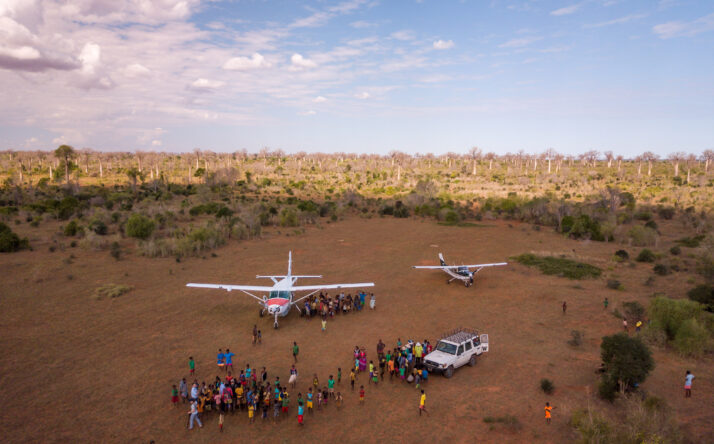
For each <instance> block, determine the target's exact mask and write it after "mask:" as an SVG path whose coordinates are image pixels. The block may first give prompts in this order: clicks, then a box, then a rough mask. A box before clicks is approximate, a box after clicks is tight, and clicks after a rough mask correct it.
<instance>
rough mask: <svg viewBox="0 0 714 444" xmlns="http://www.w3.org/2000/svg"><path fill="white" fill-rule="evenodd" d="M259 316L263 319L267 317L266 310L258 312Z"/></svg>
mask: <svg viewBox="0 0 714 444" xmlns="http://www.w3.org/2000/svg"><path fill="white" fill-rule="evenodd" d="M258 316H260V317H261V318H262V317H263V316H265V309H264V308H261V309H260V310H259V311H258Z"/></svg>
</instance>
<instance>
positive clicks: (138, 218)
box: [124, 213, 156, 239]
mask: <svg viewBox="0 0 714 444" xmlns="http://www.w3.org/2000/svg"><path fill="white" fill-rule="evenodd" d="M154 228H156V222H154V221H153V220H152V219H149V218H148V217H146V216H144V215H142V214H139V213H134V214H132V215H131V216H129V219H127V221H126V226H125V228H124V229H125V230H126V235H127V236H130V237H134V238H137V239H147V238H148V237H149V236H151V233H153V232H154Z"/></svg>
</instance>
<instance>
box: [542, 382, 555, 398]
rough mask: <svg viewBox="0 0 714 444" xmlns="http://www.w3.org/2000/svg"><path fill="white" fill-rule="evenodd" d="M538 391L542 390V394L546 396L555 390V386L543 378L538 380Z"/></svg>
mask: <svg viewBox="0 0 714 444" xmlns="http://www.w3.org/2000/svg"><path fill="white" fill-rule="evenodd" d="M540 389H541V390H543V393H545V394H546V395H550V394H552V393H553V391H554V390H555V386H554V385H553V381H551V380H550V379H546V378H543V379H541V380H540Z"/></svg>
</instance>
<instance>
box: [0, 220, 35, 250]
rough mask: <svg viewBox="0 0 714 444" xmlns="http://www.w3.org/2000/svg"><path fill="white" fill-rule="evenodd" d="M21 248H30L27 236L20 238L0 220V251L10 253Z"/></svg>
mask: <svg viewBox="0 0 714 444" xmlns="http://www.w3.org/2000/svg"><path fill="white" fill-rule="evenodd" d="M23 248H30V243H29V242H28V240H27V238H22V239H20V237H19V236H18V235H17V234H15V233H13V232H12V230H11V229H10V227H8V226H7V225H5V224H4V223H2V222H0V253H12V252H14V251H19V250H22V249H23Z"/></svg>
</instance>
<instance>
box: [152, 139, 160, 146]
mask: <svg viewBox="0 0 714 444" xmlns="http://www.w3.org/2000/svg"><path fill="white" fill-rule="evenodd" d="M161 145H162V143H161V141H160V140H152V141H151V146H161Z"/></svg>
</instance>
